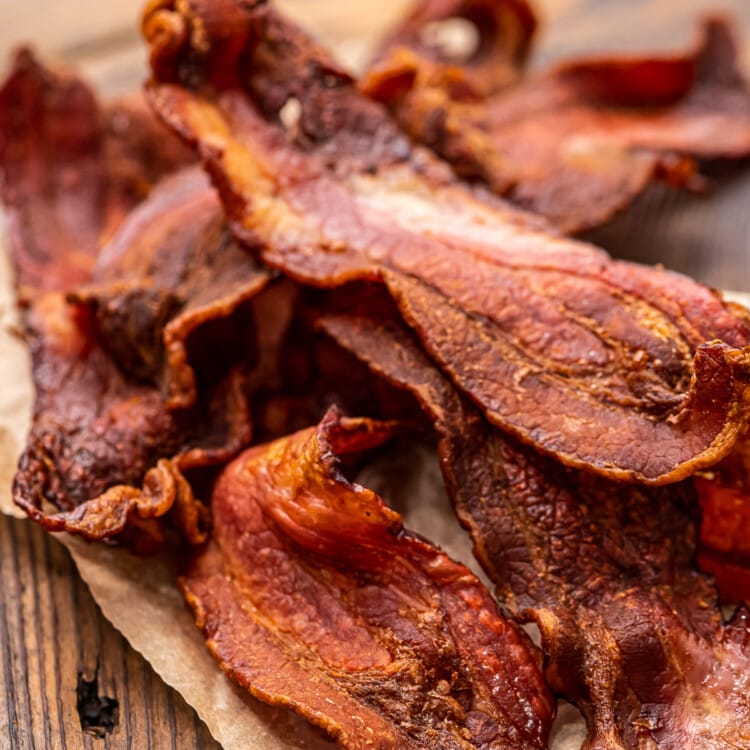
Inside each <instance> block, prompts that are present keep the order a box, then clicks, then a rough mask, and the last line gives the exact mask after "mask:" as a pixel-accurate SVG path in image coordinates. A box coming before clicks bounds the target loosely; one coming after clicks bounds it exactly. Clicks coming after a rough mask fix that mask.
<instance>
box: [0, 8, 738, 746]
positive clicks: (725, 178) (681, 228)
mask: <svg viewBox="0 0 750 750" xmlns="http://www.w3.org/2000/svg"><path fill="white" fill-rule="evenodd" d="M280 4H282V5H284V6H285V7H286V8H287V9H290V10H291V11H292V12H293V13H295V14H296V15H297V16H298V17H299V18H300V19H301V20H304V21H306V22H307V23H309V24H310V25H311V26H312V27H313V28H314V29H315V30H316V31H317V33H318V34H319V36H320V37H322V38H323V39H324V40H325V41H326V42H327V43H329V44H332V45H335V46H336V48H337V50H339V53H340V55H341V57H342V58H343V59H344V60H345V61H346V62H348V63H349V64H350V65H353V66H357V65H361V64H362V62H363V61H364V59H366V55H367V50H368V45H367V44H366V43H364V42H363V40H366V39H373V40H374V38H375V35H376V34H377V33H378V32H379V31H381V30H382V29H383V28H385V27H386V26H387V25H388V23H390V22H392V20H393V19H394V18H396V17H398V14H399V13H400V12H401V11H402V10H403V8H404V7H406V6H407V5H408V0H358V1H357V2H351V1H349V2H342V0H284V1H283V2H281V3H280ZM536 5H537V7H539V8H540V10H541V12H542V15H543V17H544V20H545V24H546V25H545V27H544V31H543V32H542V35H541V37H540V45H539V48H538V53H537V64H543V63H545V62H547V61H549V60H552V59H555V58H558V57H560V56H564V55H569V54H572V53H578V52H594V51H595V52H600V51H602V50H606V49H612V48H617V49H649V48H651V49H659V48H661V49H665V50H667V49H675V48H678V47H679V46H681V45H684V44H686V43H687V42H689V41H690V39H691V38H692V35H693V31H694V29H695V18H696V15H697V14H699V13H702V12H705V11H708V10H714V11H715V10H718V9H727V10H729V11H731V12H732V14H733V15H734V16H735V17H736V18H737V20H738V28H739V30H740V32H741V34H742V36H743V39H744V53H743V54H744V60H745V61H746V62H747V63H748V68H750V2H748V1H747V0H730V1H728V2H724V3H722V4H717V3H714V2H710V1H704V0H681V1H680V2H676V1H675V0H538V2H537V3H536ZM136 8H137V4H134V3H133V2H132V1H131V0H109V2H101V3H91V2H90V0H54V1H53V0H26V1H25V2H23V3H10V2H8V1H7V0H0V67H1V66H2V65H3V64H4V63H3V61H4V60H6V59H7V57H8V55H9V52H10V50H11V49H12V48H13V47H14V46H16V45H17V44H18V43H19V42H22V41H31V42H33V43H34V44H35V45H36V46H37V47H38V49H39V50H41V51H43V52H45V53H48V54H49V55H51V56H54V57H57V58H59V59H62V60H63V61H65V62H68V63H70V64H73V65H75V66H77V67H78V68H80V69H81V70H83V72H84V73H85V74H86V75H87V76H88V77H89V78H90V79H91V80H93V81H94V82H95V83H96V84H97V86H98V87H99V88H100V90H102V91H104V92H106V93H109V94H117V93H120V92H123V91H128V90H131V89H132V88H134V87H135V86H137V85H138V84H139V82H140V81H141V80H142V78H143V75H144V69H145V67H144V53H143V49H142V47H141V45H140V42H139V40H138V31H137V24H136V19H135V16H136ZM711 177H712V188H711V190H710V192H709V194H708V195H705V196H695V195H686V194H684V193H678V192H675V191H671V190H669V189H666V188H658V187H657V188H653V189H650V190H648V191H647V192H646V194H645V195H643V196H642V197H641V198H640V199H639V200H638V202H637V204H636V205H635V206H634V207H633V208H631V209H630V210H629V211H627V212H626V213H625V214H624V215H622V216H621V217H619V218H618V219H616V220H615V221H614V222H612V223H611V224H610V225H609V226H607V227H605V228H603V229H601V230H598V231H597V232H595V233H593V234H592V235H591V237H592V238H593V239H595V240H596V241H597V242H599V243H600V244H602V245H604V246H605V247H606V248H607V249H609V250H610V251H611V252H613V253H615V254H617V255H620V256H622V257H628V258H632V259H634V260H639V261H643V262H661V263H664V264H665V265H667V266H668V267H671V268H675V269H678V270H682V271H684V272H686V273H689V274H691V275H693V276H695V277H696V278H698V279H700V280H702V281H705V282H707V283H710V284H712V285H714V286H717V287H721V288H730V289H736V290H739V291H750V167H748V165H747V164H744V165H739V166H731V167H729V166H723V167H720V168H718V169H715V170H714V171H713V173H712V175H711ZM1 491H7V490H6V488H1ZM147 616H148V613H144V617H147ZM94 680H96V681H97V685H96V689H95V690H94V685H93V682H94ZM84 681H85V682H84ZM87 685H88V687H87ZM86 692H88V693H89V694H90V695H89V701H88V706H87V710H85V711H84V712H83V713H84V714H86V715H90V717H92V719H93V720H94V723H96V721H95V720H96V717H97V710H98V709H99V708H104V711H103V712H100V713H101V714H102V717H100V718H103V719H107V718H108V717H109V718H113V716H114V714H113V710H112V709H113V704H112V703H110V702H108V701H107V700H104V699H110V701H117V716H116V717H115V718H116V721H114V726H113V728H112V731H111V732H110V733H107V732H106V730H102V731H101V732H100V734H101V733H103V735H104V736H103V737H97V736H95V734H96V733H95V732H94V733H92V731H93V730H89V731H88V732H84V731H83V730H82V727H81V719H80V715H79V714H80V712H79V707H78V702H79V695H83V694H84V693H86ZM97 696H98V697H99V698H101V699H102V703H101V706H100V705H98V704H97V700H96V699H97ZM30 748H34V749H35V750H48V749H50V750H52V749H54V750H73V749H77V748H91V749H97V750H98V749H99V748H112V749H113V750H114V749H117V750H120V748H129V749H131V750H147V749H149V748H155V749H156V750H161V749H162V748H173V749H174V750H182V748H185V749H192V748H195V749H196V750H208V749H209V748H210V749H211V750H215V749H216V748H218V745H217V744H216V743H215V742H214V741H213V740H212V739H211V737H210V736H209V734H208V732H207V730H206V729H205V727H204V726H203V725H202V723H201V722H200V720H199V719H198V718H197V716H196V715H195V713H194V712H193V710H192V709H191V708H190V707H189V706H187V705H186V704H185V702H184V701H183V700H182V699H181V697H180V696H179V695H178V694H177V693H175V692H174V691H173V690H171V689H170V688H168V687H166V686H165V685H164V683H163V682H162V681H161V680H160V679H159V678H158V677H157V676H156V675H155V674H154V672H153V670H152V669H151V668H150V667H149V666H148V664H146V662H145V661H144V660H143V659H142V658H141V657H140V656H139V655H138V654H137V653H135V652H134V651H133V650H132V649H131V648H130V647H129V646H128V644H127V643H126V642H125V641H124V639H123V638H122V637H121V636H120V635H119V634H118V633H117V632H116V631H115V630H114V629H113V628H112V626H111V625H109V623H108V622H107V621H106V620H105V619H104V618H103V617H102V615H101V613H100V612H99V610H98V608H97V606H96V604H95V603H94V602H93V600H92V598H91V596H90V594H89V593H88V590H87V589H86V587H85V585H84V584H83V583H82V582H81V580H80V578H79V577H78V575H77V573H76V571H75V568H74V565H73V563H72V561H71V559H70V557H69V555H68V553H67V552H66V551H65V550H64V549H63V548H62V546H61V545H59V544H58V543H57V542H56V541H54V540H53V539H51V538H50V537H49V536H47V535H45V534H44V533H42V532H41V531H40V529H38V528H37V527H35V526H32V525H31V524H30V523H28V522H26V521H19V520H14V519H10V518H7V517H4V516H0V750H29V749H30Z"/></svg>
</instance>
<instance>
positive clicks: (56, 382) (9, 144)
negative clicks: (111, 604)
mask: <svg viewBox="0 0 750 750" xmlns="http://www.w3.org/2000/svg"><path fill="white" fill-rule="evenodd" d="M0 144H1V147H0V157H1V159H2V161H1V162H0V164H1V165H2V169H3V177H4V184H3V190H4V193H3V195H4V199H5V200H6V203H7V205H8V210H9V214H10V218H11V231H10V236H11V240H12V243H11V251H12V256H13V260H14V263H15V265H16V269H17V282H18V287H19V295H20V296H21V297H22V298H24V299H25V311H24V324H25V328H26V335H27V339H28V341H29V346H30V348H31V354H32V370H33V378H34V384H35V387H36V401H35V407H34V421H33V425H32V429H31V434H30V436H29V441H28V444H27V447H26V450H25V451H24V453H23V455H22V457H21V460H20V463H19V470H18V473H17V475H16V478H15V482H14V488H13V496H14V499H15V501H16V503H17V504H18V505H19V506H21V507H22V508H24V510H26V512H27V513H29V515H30V516H31V517H32V518H34V519H35V520H36V521H38V522H39V523H41V524H42V525H43V526H45V528H47V529H49V530H52V531H62V530H66V531H70V532H72V533H77V534H81V535H83V536H85V537H87V538H91V539H102V538H109V537H112V536H117V537H118V538H120V539H122V540H123V541H127V542H128V543H130V544H132V545H134V546H135V547H136V548H138V549H139V550H141V551H147V549H148V548H150V547H152V546H153V544H154V543H155V542H158V541H159V539H160V537H161V534H162V532H161V525H160V524H159V523H157V522H155V521H154V520H153V519H154V518H156V517H161V516H163V515H165V514H169V516H170V519H171V520H172V521H173V522H174V523H176V524H177V525H178V526H179V527H180V528H181V529H182V530H183V532H184V533H185V535H186V536H187V538H188V539H190V540H191V541H194V542H198V541H202V540H203V539H204V538H205V537H204V534H205V531H204V528H203V526H202V522H203V521H204V520H205V518H204V516H205V514H204V512H203V510H202V508H201V507H200V506H199V505H198V504H197V503H196V501H195V499H194V498H193V497H192V493H191V490H190V487H189V486H188V484H187V482H186V481H185V479H184V477H183V475H182V472H183V471H186V470H189V469H191V468H195V467H198V466H206V465H211V464H215V463H217V462H223V461H226V460H228V459H229V458H230V457H231V456H232V455H234V454H235V453H236V452H237V451H238V450H239V449H240V448H242V447H243V446H244V445H245V444H246V443H247V441H248V439H249V416H248V405H247V394H246V393H245V391H244V379H245V376H244V372H243V367H244V366H245V365H247V363H248V361H249V358H250V357H251V356H252V354H253V352H252V330H253V323H252V317H251V316H250V315H249V312H248V310H247V309H246V306H245V303H246V302H247V301H248V300H249V299H250V298H251V297H253V296H254V295H255V294H257V293H258V292H259V291H260V290H261V289H262V288H263V287H264V286H265V284H266V283H267V281H268V279H269V274H268V273H267V272H265V271H262V270H260V269H259V268H258V267H257V265H256V263H255V262H254V261H253V260H252V259H251V258H250V257H249V256H247V254H246V253H244V252H242V251H240V250H239V248H237V246H236V245H235V244H234V242H233V241H232V240H231V238H230V237H229V234H228V231H227V229H226V227H225V222H224V219H223V215H222V210H221V206H220V204H219V201H218V199H217V197H216V195H215V193H214V191H213V190H212V188H211V187H210V186H209V184H208V181H207V179H206V177H205V176H204V175H203V174H202V172H201V171H200V170H198V169H197V168H193V169H190V170H188V171H186V172H183V173H181V174H179V175H176V176H175V177H174V178H172V179H170V180H167V181H166V182H164V183H163V184H162V185H161V186H160V187H158V188H157V189H155V190H154V191H153V192H152V193H151V195H150V196H149V197H148V199H147V200H146V202H145V203H144V204H143V205H141V206H139V207H138V208H136V209H134V210H132V212H131V208H132V206H133V205H134V204H135V203H136V202H137V201H138V200H140V199H141V198H142V197H143V196H144V195H146V193H148V192H149V190H150V189H151V187H152V182H153V181H154V180H156V179H157V178H159V177H160V176H161V175H162V174H163V173H166V172H168V171H171V170H174V169H175V168H177V167H179V166H181V165H182V164H183V162H185V161H186V159H187V156H188V152H187V151H186V150H185V149H184V148H183V147H182V146H181V145H179V142H177V141H176V140H175V139H173V137H172V136H171V134H170V133H169V132H168V131H164V130H163V129H162V127H161V126H159V125H158V124H157V123H156V121H155V120H154V118H153V117H152V116H151V117H150V118H149V117H148V116H147V111H146V110H145V109H144V108H143V105H139V104H134V103H133V102H131V101H128V102H123V103H120V104H117V105H115V106H113V107H111V108H110V109H109V110H106V111H105V110H102V109H101V108H100V107H99V105H98V104H97V102H96V100H95V99H94V96H93V94H92V93H91V91H90V90H89V89H88V87H87V86H86V85H85V84H84V83H83V82H81V81H80V80H78V79H76V78H74V77H72V76H68V75H62V74H56V73H53V72H51V71H48V70H45V69H43V68H42V67H41V66H39V65H38V64H37V63H35V62H34V61H33V59H32V58H31V57H30V55H29V54H28V53H24V54H22V55H21V56H20V57H19V59H18V60H17V64H16V68H15V70H14V71H13V72H12V73H11V76H10V78H9V80H8V81H7V82H6V84H5V86H4V88H3V90H2V92H0ZM128 212H130V213H128ZM126 214H127V215H126ZM115 225H119V228H118V229H117V230H116V231H115V233H114V235H113V236H112V239H111V241H110V242H109V244H107V245H106V246H105V248H104V250H103V252H102V253H101V255H100V248H101V243H102V242H103V241H104V239H105V238H106V237H108V236H109V235H110V234H111V232H112V231H113V228H114V226H115ZM136 259H137V260H136ZM84 282H89V285H88V286H86V287H81V286H78V285H80V284H81V283H84ZM238 329H241V337H238ZM227 338H231V339H237V338H240V340H244V341H246V342H247V346H246V347H245V348H244V349H243V347H242V346H241V345H237V344H236V343H233V344H232V347H231V348H230V351H231V353H232V356H230V357H227V356H225V355H224V354H223V352H224V350H225V348H226V347H225V346H224V344H225V341H226V339H227ZM196 362H207V363H208V364H207V365H206V364H203V365H201V366H200V367H199V366H198V365H197V364H195V363H196ZM162 389H163V390H164V391H166V393H167V395H168V396H169V399H168V400H166V399H165V398H164V396H163V394H162ZM46 503H50V504H51V505H52V506H53V507H54V508H55V509H56V510H59V511H61V512H60V513H48V509H47V508H46V507H45V504H46Z"/></svg>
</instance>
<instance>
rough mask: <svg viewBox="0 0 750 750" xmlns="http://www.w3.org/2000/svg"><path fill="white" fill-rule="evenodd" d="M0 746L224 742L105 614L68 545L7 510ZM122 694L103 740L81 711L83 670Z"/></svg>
mask: <svg viewBox="0 0 750 750" xmlns="http://www.w3.org/2000/svg"><path fill="white" fill-rule="evenodd" d="M0 582H2V585H0V748H3V750H30V749H31V748H36V749H37V750H42V749H44V750H47V749H49V750H73V749H74V748H86V749H87V750H141V749H144V750H147V749H148V748H154V749H157V748H158V750H170V748H171V749H172V750H219V745H218V744H217V743H216V742H215V741H214V740H213V739H212V738H211V736H210V735H209V733H208V730H207V729H206V728H205V726H204V725H203V724H202V722H201V721H200V720H199V719H198V717H197V716H196V714H195V712H194V711H193V710H192V709H191V708H190V707H189V706H188V705H187V704H186V703H185V701H184V700H183V699H182V698H181V697H180V696H179V695H178V694H177V693H176V692H175V691H174V690H172V689H171V688H169V687H167V686H166V685H165V684H164V682H162V680H161V679H160V678H159V677H158V676H157V675H156V674H155V673H154V671H153V669H151V667H150V666H149V665H148V664H147V663H146V662H145V661H144V659H143V658H142V657H141V656H140V655H139V654H137V653H136V652H135V651H133V649H132V648H130V646H129V645H128V644H127V643H126V641H125V640H124V639H123V637H122V636H121V635H120V634H119V633H118V632H117V631H116V630H115V629H114V628H113V627H112V625H110V623H109V622H107V620H105V619H104V617H103V616H102V614H101V612H100V611H99V608H98V607H97V606H96V604H95V603H94V601H93V599H92V598H91V594H90V593H89V591H88V589H87V588H86V586H85V585H84V584H83V582H82V581H81V579H80V578H79V577H78V575H77V573H76V571H75V566H74V565H73V562H72V560H71V559H70V556H69V554H68V552H67V551H66V550H65V548H64V547H63V546H62V545H61V544H59V543H58V542H57V541H55V540H54V539H52V538H51V537H50V536H49V535H47V534H45V533H43V532H42V531H41V529H39V528H38V527H36V526H34V525H32V524H31V523H29V522H27V521H21V520H17V519H11V518H8V517H6V516H2V515H0ZM81 677H82V678H84V679H85V680H87V681H94V680H96V681H97V683H98V695H99V696H101V697H109V698H111V699H114V700H116V701H118V704H119V706H118V715H119V718H118V720H117V723H116V725H115V726H114V728H113V730H112V732H111V733H109V734H105V736H104V737H103V738H97V737H95V736H93V735H91V734H87V733H85V732H84V731H83V730H82V728H81V720H80V717H79V713H78V710H77V686H78V681H79V678H81Z"/></svg>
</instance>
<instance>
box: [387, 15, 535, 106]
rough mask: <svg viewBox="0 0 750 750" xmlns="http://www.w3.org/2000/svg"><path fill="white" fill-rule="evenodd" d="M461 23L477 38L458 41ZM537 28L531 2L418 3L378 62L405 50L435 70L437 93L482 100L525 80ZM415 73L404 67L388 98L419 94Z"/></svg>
mask: <svg viewBox="0 0 750 750" xmlns="http://www.w3.org/2000/svg"><path fill="white" fill-rule="evenodd" d="M456 21H463V22H464V29H465V30H466V29H467V27H468V29H473V30H474V31H475V32H476V38H475V39H471V38H466V39H461V38H460V37H459V38H456V37H457V33H460V32H457V29H456V28H455V22H456ZM450 23H454V28H453V29H451V28H450V26H449V24H450ZM537 23H538V22H537V18H536V14H535V12H534V9H533V8H532V7H531V5H529V3H528V2H526V0H418V2H416V3H414V6H413V8H412V10H411V11H410V13H409V14H408V16H407V17H406V18H404V20H403V21H402V22H401V24H400V25H399V27H398V28H397V29H395V30H394V31H393V33H392V34H391V35H390V36H389V37H388V38H387V39H386V40H385V41H384V42H383V44H382V45H381V48H380V50H379V51H378V53H377V54H376V56H375V59H376V60H389V59H390V57H391V56H392V55H396V56H398V55H400V54H402V53H401V52H399V50H402V49H403V48H406V49H407V50H409V51H410V52H411V53H412V54H414V55H416V56H417V57H418V58H419V59H420V60H421V61H423V64H424V65H425V66H431V68H432V69H433V70H434V72H435V74H436V75H437V76H438V77H439V82H440V83H439V84H438V83H437V81H435V82H434V85H435V88H436V89H438V88H443V87H444V88H446V89H447V90H448V91H450V92H451V95H452V96H456V97H459V98H460V97H468V98H470V99H472V98H479V99H481V98H484V97H486V96H489V95H490V94H492V93H494V92H495V91H498V90H501V89H503V88H505V87H506V86H508V85H509V84H511V83H513V82H514V81H516V80H517V79H518V78H519V77H520V75H521V74H522V72H523V67H524V64H525V63H526V58H527V57H528V55H529V52H530V50H531V43H532V41H533V38H534V33H535V31H536V28H537ZM459 29H460V27H459ZM451 31H453V34H451ZM472 43H473V44H472ZM411 72H412V71H410V70H408V69H407V68H406V67H405V70H404V73H405V79H404V80H399V79H398V77H393V78H391V79H389V84H390V85H391V86H392V87H393V90H392V91H391V92H390V93H389V98H390V97H391V96H399V95H401V93H402V92H403V91H404V90H411V89H413V88H414V86H415V81H414V80H413V79H412V77H411ZM414 72H415V73H416V72H417V71H414ZM436 93H438V92H437V91H436Z"/></svg>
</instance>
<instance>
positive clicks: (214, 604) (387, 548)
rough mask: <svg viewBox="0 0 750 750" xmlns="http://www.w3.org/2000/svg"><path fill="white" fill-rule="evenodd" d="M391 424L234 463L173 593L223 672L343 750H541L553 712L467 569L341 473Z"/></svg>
mask: <svg viewBox="0 0 750 750" xmlns="http://www.w3.org/2000/svg"><path fill="white" fill-rule="evenodd" d="M392 431H393V429H392V427H391V426H389V425H388V424H387V423H378V422H372V421H369V420H365V419H361V420H347V419H342V418H341V417H340V416H339V415H338V413H337V412H336V411H335V410H332V411H330V412H329V413H328V414H327V415H326V417H325V418H324V419H323V421H322V422H321V423H320V425H319V426H318V427H317V428H310V429H307V430H303V431H301V432H298V433H296V434H293V435H291V436H288V437H285V438H281V439H280V440H277V441H276V442H273V443H271V444H269V445H263V446H259V447H255V448H251V449H250V450H248V451H246V452H245V453H243V454H242V455H241V456H240V457H238V458H237V459H235V461H234V462H232V463H231V464H230V465H229V466H228V467H227V468H226V469H225V470H224V472H223V473H222V475H221V477H220V478H219V480H218V482H217V484H216V487H215V490H214V493H213V498H212V502H211V507H212V512H213V524H214V525H213V534H212V540H211V542H210V544H209V546H208V547H207V548H206V550H205V551H203V552H201V553H199V554H197V555H196V557H195V558H194V560H193V562H192V563H191V565H190V567H189V569H188V571H187V573H186V574H185V576H184V578H183V579H182V586H183V589H184V591H185V594H186V596H187V599H188V602H189V603H190V605H191V606H192V608H193V610H194V612H195V616H196V622H197V624H198V626H199V627H200V628H201V629H202V630H203V633H204V636H205V637H206V640H207V643H208V646H209V648H210V649H211V651H212V653H213V654H214V656H215V657H216V658H217V659H218V660H219V661H220V662H221V665H222V668H223V669H224V671H225V672H226V673H227V674H228V675H229V676H230V677H231V678H232V679H234V680H235V681H236V682H238V683H239V684H240V685H241V686H242V687H244V688H246V689H247V690H249V691H250V692H251V693H252V694H253V695H255V696H256V697H258V698H260V699H261V700H264V701H266V702H268V703H273V704H277V705H285V706H289V707H290V708H292V709H293V710H295V711H297V712H298V713H299V714H301V715H302V716H304V717H305V718H307V719H308V720H309V721H311V722H312V723H314V724H317V725H318V726H320V727H322V728H323V729H324V730H325V731H326V732H327V733H328V734H329V735H331V736H332V737H334V738H336V739H337V740H338V741H339V742H340V744H341V745H342V746H343V747H346V748H362V749H364V748H375V747H377V748H395V747H398V748H404V749H407V748H408V749H413V748H414V749H415V748H425V749H427V748H434V747H440V748H444V749H445V750H449V749H451V750H453V749H455V750H458V748H466V749H467V750H468V748H497V750H500V749H501V748H508V750H510V748H513V750H521V749H527V748H528V749H529V750H530V749H531V748H540V749H541V748H545V747H546V746H547V738H548V734H549V729H550V725H551V720H552V717H553V715H554V701H553V699H552V697H551V695H550V694H549V693H548V691H547V688H546V686H545V684H544V681H543V679H542V676H541V673H540V672H539V670H538V667H537V664H536V662H535V659H534V655H533V652H532V648H533V647H532V646H531V645H530V643H529V642H528V640H527V639H526V637H525V635H524V634H523V633H522V631H520V630H518V629H517V628H516V627H514V626H513V625H512V624H511V623H510V622H508V621H507V620H506V619H505V618H503V617H502V616H501V615H500V613H499V612H498V609H497V606H496V604H495V603H494V602H493V601H492V598H491V597H490V595H489V593H488V592H487V591H486V589H485V588H484V587H483V586H482V584H481V583H480V582H479V581H478V580H477V579H476V577H475V576H474V575H473V574H472V573H470V572H469V570H467V569H466V568H465V567H464V566H463V565H459V564H458V563H456V562H454V561H453V560H451V559H450V558H448V557H447V556H446V555H445V554H444V553H442V552H441V551H440V550H438V549H437V548H435V547H434V546H433V545H431V544H430V543H429V542H427V541H426V540H424V539H422V538H421V537H418V536H416V535H414V534H411V533H410V532H408V531H406V530H405V529H404V528H403V526H402V523H401V517H400V516H399V515H398V514H397V513H396V512H395V511H392V510H390V509H389V508H387V507H386V506H385V505H384V503H383V501H382V500H381V499H380V498H379V497H378V496H377V495H376V494H375V493H374V492H372V491H370V490H368V489H366V488H364V487H361V486H358V485H356V484H352V483H350V482H349V481H347V480H346V479H345V477H344V475H343V473H342V469H341V466H340V464H339V456H346V455H348V454H352V453H355V452H360V451H362V450H366V449H368V448H371V447H374V446H377V445H378V444H380V443H382V442H383V441H384V440H386V439H387V438H388V437H389V436H390V434H391V433H392Z"/></svg>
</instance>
